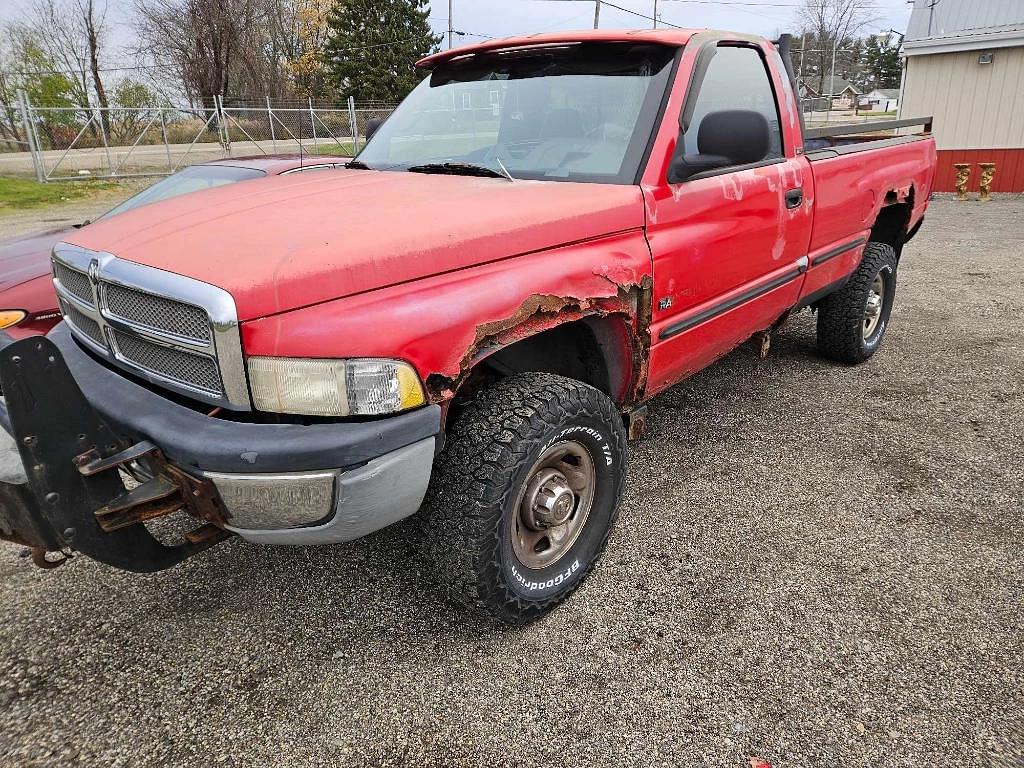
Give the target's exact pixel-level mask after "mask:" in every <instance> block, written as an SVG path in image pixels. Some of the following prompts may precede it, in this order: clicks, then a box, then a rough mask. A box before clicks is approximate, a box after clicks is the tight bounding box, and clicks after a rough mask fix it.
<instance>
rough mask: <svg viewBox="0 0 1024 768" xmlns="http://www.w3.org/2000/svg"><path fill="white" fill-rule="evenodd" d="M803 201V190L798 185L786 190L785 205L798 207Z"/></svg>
mask: <svg viewBox="0 0 1024 768" xmlns="http://www.w3.org/2000/svg"><path fill="white" fill-rule="evenodd" d="M803 201H804V191H803V189H801V188H800V187H797V188H796V189H790V190H787V191H786V207H787V208H799V207H800V204H801V203H803Z"/></svg>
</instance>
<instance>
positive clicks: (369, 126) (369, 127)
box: [366, 117, 384, 141]
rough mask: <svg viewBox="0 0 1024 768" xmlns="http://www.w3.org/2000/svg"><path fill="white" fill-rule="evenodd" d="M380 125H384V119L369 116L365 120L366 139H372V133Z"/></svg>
mask: <svg viewBox="0 0 1024 768" xmlns="http://www.w3.org/2000/svg"><path fill="white" fill-rule="evenodd" d="M382 125H384V121H383V120H381V119H380V118H379V117H371V118H370V119H369V120H367V121H366V140H367V141H369V140H370V139H372V138H373V134H375V133H376V132H377V130H378V129H379V128H380V127H381V126H382Z"/></svg>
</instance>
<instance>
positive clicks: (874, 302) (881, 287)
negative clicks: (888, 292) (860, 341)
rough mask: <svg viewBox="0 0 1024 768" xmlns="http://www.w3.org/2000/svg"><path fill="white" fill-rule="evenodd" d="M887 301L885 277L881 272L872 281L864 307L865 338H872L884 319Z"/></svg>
mask: <svg viewBox="0 0 1024 768" xmlns="http://www.w3.org/2000/svg"><path fill="white" fill-rule="evenodd" d="M884 303H885V278H884V277H882V273H881V272H879V273H878V274H877V275H875V279H874V280H873V281H872V282H871V290H869V291H868V301H867V306H866V307H865V308H864V338H865V339H870V338H871V337H872V336H873V335H874V333H875V331H877V330H878V325H879V323H880V322H881V320H882V305H883V304H884Z"/></svg>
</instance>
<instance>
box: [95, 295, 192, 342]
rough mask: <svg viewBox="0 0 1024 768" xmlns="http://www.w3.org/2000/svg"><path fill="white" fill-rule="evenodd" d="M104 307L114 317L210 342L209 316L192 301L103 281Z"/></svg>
mask: <svg viewBox="0 0 1024 768" xmlns="http://www.w3.org/2000/svg"><path fill="white" fill-rule="evenodd" d="M103 296H104V308H105V309H106V310H107V311H108V312H109V313H110V314H111V315H113V316H114V317H117V318H118V319H121V320H125V321H127V322H129V323H138V324H139V325H143V326H146V327H147V328H154V329H156V330H159V331H166V332H167V333H172V334H175V335H177V336H183V337H185V338H189V339H195V340H196V341H201V342H209V341H210V338H211V336H210V318H209V316H208V315H207V314H206V312H205V311H204V310H202V309H200V308H199V307H194V306H192V305H191V304H183V303H182V302H180V301H172V300H171V299H165V298H163V297H162V296H156V295H154V294H152V293H146V292H144V291H136V290H134V289H132V288H125V287H124V286H122V285H115V284H113V283H104V287H103Z"/></svg>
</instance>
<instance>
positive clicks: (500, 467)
mask: <svg viewBox="0 0 1024 768" xmlns="http://www.w3.org/2000/svg"><path fill="white" fill-rule="evenodd" d="M625 458H626V434H625V429H624V427H623V424H622V419H621V418H620V416H619V414H618V411H617V409H616V407H615V404H614V403H613V402H612V401H611V400H610V399H609V398H608V397H607V396H606V395H604V394H603V393H601V392H600V391H598V390H596V389H594V388H593V387H590V386H588V385H586V384H583V383H581V382H578V381H574V380H572V379H567V378H564V377H562V376H556V375H553V374H548V373H528V374H518V375H515V376H511V377H509V378H507V379H503V380H502V381H499V382H498V383H497V384H495V385H493V386H491V387H488V388H486V389H484V390H482V391H480V392H479V393H478V394H476V395H474V396H473V398H472V399H471V400H470V401H469V402H467V403H466V405H465V406H464V408H463V409H462V411H461V413H460V414H459V415H458V417H457V418H456V419H455V421H454V423H453V424H452V426H451V428H450V430H449V433H448V441H447V444H446V446H445V449H444V451H443V452H442V453H441V455H440V456H439V457H438V461H437V464H436V466H435V470H434V476H433V478H432V479H431V485H430V489H429V490H428V492H427V499H426V502H425V504H424V510H423V513H422V520H423V541H424V545H425V549H426V552H427V555H428V557H429V559H430V560H431V561H432V563H433V565H434V567H435V570H436V572H437V576H438V579H439V581H440V583H441V584H442V586H443V587H444V589H445V590H446V592H447V593H448V594H449V595H450V596H451V597H453V598H454V599H455V600H457V601H458V602H460V603H462V604H464V605H467V606H469V607H471V608H474V609H476V610H479V611H482V612H483V613H486V614H488V615H490V616H493V617H495V618H497V619H499V620H501V621H503V622H506V623H509V624H525V623H527V622H530V621H534V620H536V619H539V618H540V617H542V616H544V615H545V614H547V613H548V612H550V611H551V610H552V609H553V608H554V607H555V606H556V605H558V604H559V603H560V602H562V601H563V600H565V599H566V598H567V597H568V596H569V595H570V594H572V592H573V591H575V589H576V588H577V587H578V586H579V585H580V583H581V582H582V581H583V579H584V577H586V575H587V574H588V573H589V572H590V569H591V568H592V567H593V565H594V563H595V562H596V561H597V559H598V557H600V555H601V552H602V551H603V550H604V547H605V543H606V541H607V539H608V534H609V533H610V532H611V528H612V525H613V524H614V522H615V518H616V515H617V512H618V505H619V498H620V496H621V494H622V485H623V480H624V474H625Z"/></svg>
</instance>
